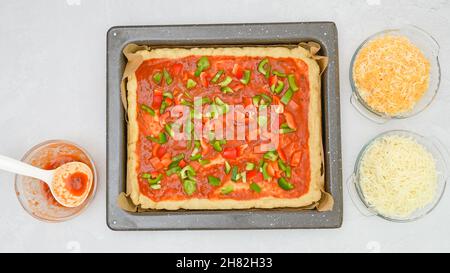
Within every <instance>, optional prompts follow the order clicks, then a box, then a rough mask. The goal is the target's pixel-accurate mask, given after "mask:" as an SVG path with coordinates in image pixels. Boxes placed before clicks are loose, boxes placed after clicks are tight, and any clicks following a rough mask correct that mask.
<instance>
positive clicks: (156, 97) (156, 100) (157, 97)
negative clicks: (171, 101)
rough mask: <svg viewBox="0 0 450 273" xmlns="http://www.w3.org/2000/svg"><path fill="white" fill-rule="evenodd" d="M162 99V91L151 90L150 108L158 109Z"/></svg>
mask: <svg viewBox="0 0 450 273" xmlns="http://www.w3.org/2000/svg"><path fill="white" fill-rule="evenodd" d="M162 99H163V95H162V91H161V90H159V89H155V90H154V91H153V102H152V108H153V109H158V110H159V108H160V107H161V103H162Z"/></svg>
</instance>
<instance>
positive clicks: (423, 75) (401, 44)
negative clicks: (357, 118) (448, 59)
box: [349, 25, 441, 123]
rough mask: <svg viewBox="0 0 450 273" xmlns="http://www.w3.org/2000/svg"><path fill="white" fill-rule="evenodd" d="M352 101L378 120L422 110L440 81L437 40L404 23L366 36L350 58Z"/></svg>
mask: <svg viewBox="0 0 450 273" xmlns="http://www.w3.org/2000/svg"><path fill="white" fill-rule="evenodd" d="M349 72H350V73H349V75H350V85H351V87H352V91H353V92H352V96H351V99H350V101H351V104H352V105H353V106H354V107H355V108H356V110H358V111H359V112H360V113H361V114H362V115H363V116H365V117H367V118H369V119H371V120H372V121H375V122H377V123H384V122H387V121H389V120H391V119H403V118H407V117H411V116H414V115H416V114H418V113H420V112H422V111H423V110H425V109H426V108H427V107H428V106H429V105H430V104H431V102H432V101H433V100H434V98H435V96H436V94H437V91H438V89H439V85H440V79H441V71H440V65H439V44H438V43H437V41H436V40H435V39H434V38H433V37H432V36H431V35H430V34H429V33H427V32H426V31H424V30H423V29H421V28H419V27H416V26H412V25H407V26H403V27H400V28H396V29H388V30H384V31H381V32H378V33H375V34H374V35H372V36H370V37H369V38H367V39H366V40H365V41H363V42H362V43H361V45H360V46H359V47H358V48H357V49H356V51H355V53H354V55H353V58H352V60H351V63H350V71H349Z"/></svg>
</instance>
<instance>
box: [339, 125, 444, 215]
mask: <svg viewBox="0 0 450 273" xmlns="http://www.w3.org/2000/svg"><path fill="white" fill-rule="evenodd" d="M448 161H449V156H448V152H447V150H446V148H445V146H444V145H443V144H441V142H440V141H439V140H438V139H436V138H435V137H424V136H421V135H418V134H416V133H413V132H410V131H401V130H395V131H388V132H385V133H382V134H381V135H378V136H377V137H375V138H374V139H373V140H371V141H370V142H369V143H368V144H366V145H365V146H364V147H363V149H362V150H361V152H360V154H359V156H358V159H357V161H356V164H355V170H354V173H353V175H352V176H351V177H350V178H349V180H348V189H349V193H350V196H351V197H352V199H353V202H354V203H355V205H356V206H357V208H358V209H359V210H360V211H361V212H362V213H363V214H364V215H366V216H372V215H378V216H380V217H382V218H384V219H386V220H390V221H394V222H409V221H413V220H417V219H419V218H421V217H423V216H424V215H427V214H428V213H430V212H431V211H432V210H433V209H434V208H435V207H436V205H437V204H438V203H439V201H440V199H441V197H442V195H443V193H444V189H445V184H446V180H447V179H448V169H447V168H448V167H447V166H448V163H450V162H448Z"/></svg>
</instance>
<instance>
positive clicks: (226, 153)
mask: <svg viewBox="0 0 450 273" xmlns="http://www.w3.org/2000/svg"><path fill="white" fill-rule="evenodd" d="M223 157H224V158H226V159H236V158H237V157H238V150H237V148H236V147H226V148H225V149H223Z"/></svg>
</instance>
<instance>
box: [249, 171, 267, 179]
mask: <svg viewBox="0 0 450 273" xmlns="http://www.w3.org/2000/svg"><path fill="white" fill-rule="evenodd" d="M249 176H250V177H249ZM246 177H247V179H248V180H251V181H254V182H261V181H263V179H264V177H263V174H262V173H261V172H259V171H257V170H252V171H247V173H246Z"/></svg>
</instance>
